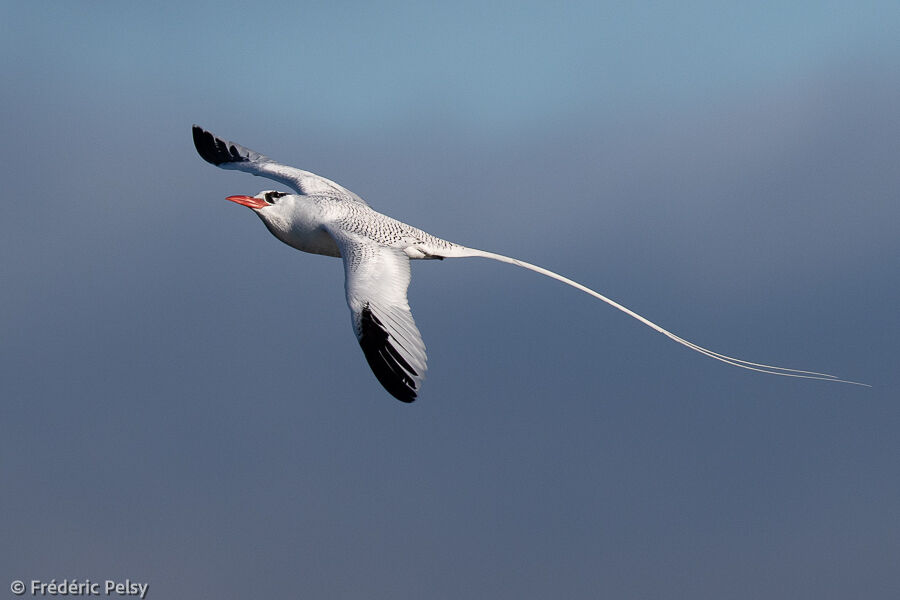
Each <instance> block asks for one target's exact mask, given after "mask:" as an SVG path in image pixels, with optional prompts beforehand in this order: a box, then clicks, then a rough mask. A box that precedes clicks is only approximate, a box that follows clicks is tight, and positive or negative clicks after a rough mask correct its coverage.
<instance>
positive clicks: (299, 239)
mask: <svg viewBox="0 0 900 600" xmlns="http://www.w3.org/2000/svg"><path fill="white" fill-rule="evenodd" d="M290 245H291V246H293V247H294V248H296V249H297V250H300V251H302V252H309V253H310V254H324V255H325V256H338V257H339V256H340V255H341V251H340V249H339V248H338V245H337V244H336V243H335V241H334V238H333V237H331V236H330V235H328V232H326V231H324V230H322V229H312V230H307V231H304V232H303V233H302V234H301V235H298V236H296V237H294V238H293V239H291V242H290Z"/></svg>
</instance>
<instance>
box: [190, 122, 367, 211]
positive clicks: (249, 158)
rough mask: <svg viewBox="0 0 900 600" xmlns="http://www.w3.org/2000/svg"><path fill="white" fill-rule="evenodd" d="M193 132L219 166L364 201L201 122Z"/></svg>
mask: <svg viewBox="0 0 900 600" xmlns="http://www.w3.org/2000/svg"><path fill="white" fill-rule="evenodd" d="M193 134H194V146H195V147H196V148H197V152H198V153H200V156H201V157H202V158H203V160H205V161H206V162H208V163H211V164H214V165H216V166H217V167H220V168H222V169H235V170H238V171H244V172H245V173H250V174H251V175H259V176H260V177H266V178H268V179H272V180H274V181H277V182H279V183H283V184H285V185H287V186H289V187H291V188H293V189H295V190H296V191H297V192H299V193H300V194H305V195H307V196H310V195H314V194H318V195H327V196H338V197H341V198H343V199H346V200H351V201H354V202H361V203H362V204H365V202H364V201H363V199H362V198H360V197H359V196H357V195H356V194H354V193H353V192H351V191H350V190H348V189H346V188H344V187H343V186H341V185H338V184H337V183H335V182H333V181H331V180H330V179H325V178H324V177H320V176H318V175H316V174H315V173H310V172H309V171H303V170H301V169H297V168H294V167H289V166H287V165H283V164H281V163H278V162H275V161H274V160H272V159H271V158H269V157H268V156H264V155H262V154H260V153H259V152H254V151H253V150H250V149H249V148H245V147H243V146H241V145H240V144H236V143H234V142H229V141H227V140H223V139H222V138H219V137H216V136H215V135H213V134H212V133H211V132H209V131H206V130H205V129H203V128H202V127H200V126H198V125H194V127H193Z"/></svg>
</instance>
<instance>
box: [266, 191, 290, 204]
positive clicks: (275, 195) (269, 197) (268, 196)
mask: <svg viewBox="0 0 900 600" xmlns="http://www.w3.org/2000/svg"><path fill="white" fill-rule="evenodd" d="M282 196H287V194H286V193H285V192H266V195H265V196H264V198H265V199H266V202H268V203H269V204H273V203H274V200H275V199H276V198H281V197H282Z"/></svg>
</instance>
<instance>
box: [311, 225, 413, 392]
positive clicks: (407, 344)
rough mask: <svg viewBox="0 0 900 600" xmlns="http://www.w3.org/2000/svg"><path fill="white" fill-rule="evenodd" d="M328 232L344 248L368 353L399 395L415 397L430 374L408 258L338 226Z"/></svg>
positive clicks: (350, 301) (357, 323)
mask: <svg viewBox="0 0 900 600" xmlns="http://www.w3.org/2000/svg"><path fill="white" fill-rule="evenodd" d="M328 233H329V234H331V236H332V237H333V238H334V239H335V241H336V242H337V244H338V247H339V248H340V250H341V257H342V258H343V261H344V275H345V286H344V287H345V290H346V292H347V305H348V306H349V307H350V313H351V317H352V320H353V331H354V333H356V337H357V339H358V340H359V345H360V346H361V347H362V351H363V354H365V356H366V360H367V361H368V362H369V366H370V367H371V368H372V371H373V372H374V373H375V377H377V378H378V381H379V382H381V385H383V386H384V388H385V389H386V390H387V391H388V392H390V394H391V395H392V396H393V397H394V398H397V399H398V400H400V401H402V402H412V401H413V400H415V399H416V395H417V394H418V391H419V386H420V385H421V383H422V380H423V379H424V378H425V370H426V369H427V366H426V360H427V357H426V355H425V343H424V342H423V341H422V335H421V334H420V333H419V330H418V328H416V323H415V321H414V320H413V317H412V313H411V312H410V311H409V302H408V300H407V299H406V290H407V288H408V287H409V276H410V274H409V257H407V256H406V254H405V253H404V252H403V251H402V250H399V249H397V248H389V247H387V246H381V245H378V244H375V243H373V242H372V241H371V240H367V239H366V238H363V237H359V236H355V235H354V234H352V233H348V232H346V231H342V230H339V229H337V228H328Z"/></svg>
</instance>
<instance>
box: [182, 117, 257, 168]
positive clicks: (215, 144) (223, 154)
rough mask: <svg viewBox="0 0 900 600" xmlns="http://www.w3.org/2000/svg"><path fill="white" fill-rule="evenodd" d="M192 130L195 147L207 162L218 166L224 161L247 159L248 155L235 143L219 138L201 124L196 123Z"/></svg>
mask: <svg viewBox="0 0 900 600" xmlns="http://www.w3.org/2000/svg"><path fill="white" fill-rule="evenodd" d="M191 132H192V133H193V135H194V147H195V148H197V152H198V153H199V154H200V157H201V158H203V160H205V161H206V162H208V163H210V164H213V165H216V166H218V165H221V164H222V163H228V162H243V161H245V160H247V158H246V157H244V156H242V155H241V154H240V152H238V150H237V148H235V145H234V144H232V143H230V142H226V141H225V140H223V139H220V138H217V137H216V136H214V135H213V134H212V133H210V132H209V131H206V130H205V129H203V128H202V127H200V126H199V125H194V126H193V127H192V128H191Z"/></svg>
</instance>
